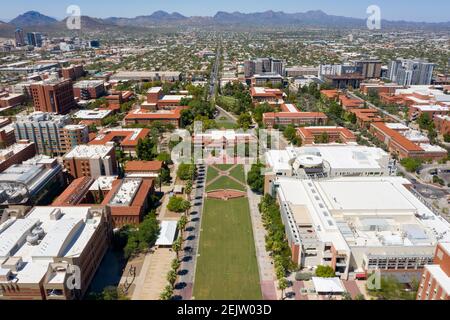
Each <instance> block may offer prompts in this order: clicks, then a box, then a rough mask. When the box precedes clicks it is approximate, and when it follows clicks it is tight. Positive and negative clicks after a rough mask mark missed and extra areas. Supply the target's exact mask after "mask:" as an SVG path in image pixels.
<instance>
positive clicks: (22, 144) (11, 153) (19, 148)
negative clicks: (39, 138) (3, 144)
mask: <svg viewBox="0 0 450 320" xmlns="http://www.w3.org/2000/svg"><path fill="white" fill-rule="evenodd" d="M35 155H36V147H35V145H34V143H33V142H31V143H30V142H29V141H28V140H19V141H18V143H16V144H13V145H12V146H10V147H8V148H6V149H0V172H3V171H5V170H6V169H8V168H9V167H10V166H12V165H13V164H20V163H22V162H24V161H26V160H28V159H31V158H33V157H34V156H35Z"/></svg>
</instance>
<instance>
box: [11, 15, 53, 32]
mask: <svg viewBox="0 0 450 320" xmlns="http://www.w3.org/2000/svg"><path fill="white" fill-rule="evenodd" d="M56 22H58V20H56V19H54V18H51V17H48V16H46V15H43V14H41V13H39V12H37V11H28V12H25V13H24V14H21V15H19V16H17V17H16V18H14V19H13V20H11V21H10V22H9V24H11V25H13V26H16V27H22V28H23V27H31V26H48V25H52V24H54V23H56Z"/></svg>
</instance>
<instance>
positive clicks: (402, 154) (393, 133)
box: [370, 122, 447, 160]
mask: <svg viewBox="0 0 450 320" xmlns="http://www.w3.org/2000/svg"><path fill="white" fill-rule="evenodd" d="M370 132H371V133H372V134H373V135H374V136H375V137H376V138H377V139H378V140H379V141H381V142H383V143H384V144H385V145H386V146H387V148H388V149H389V152H391V153H392V154H395V155H397V156H398V158H399V159H404V158H420V159H433V160H440V159H442V158H445V157H447V150H445V149H444V148H442V147H440V146H437V145H431V144H429V143H421V141H418V142H416V143H415V142H413V141H411V139H410V138H408V137H407V136H405V135H404V134H402V132H401V131H397V130H395V129H392V127H391V128H390V127H388V126H387V125H386V124H385V123H383V122H375V123H372V124H371V126H370Z"/></svg>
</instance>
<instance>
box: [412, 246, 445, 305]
mask: <svg viewBox="0 0 450 320" xmlns="http://www.w3.org/2000/svg"><path fill="white" fill-rule="evenodd" d="M417 300H450V243H439V244H438V246H437V248H436V253H435V256H434V261H433V264H432V265H426V266H425V269H424V271H423V274H422V279H421V281H420V284H419V290H418V291H417Z"/></svg>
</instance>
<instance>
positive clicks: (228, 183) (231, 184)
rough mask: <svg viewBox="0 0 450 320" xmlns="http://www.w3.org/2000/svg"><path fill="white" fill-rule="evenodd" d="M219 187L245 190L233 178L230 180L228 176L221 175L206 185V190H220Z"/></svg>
mask: <svg viewBox="0 0 450 320" xmlns="http://www.w3.org/2000/svg"><path fill="white" fill-rule="evenodd" d="M220 189H230V190H238V191H245V190H246V189H245V187H244V186H243V185H241V184H240V183H237V182H236V181H234V180H231V179H230V178H228V177H226V176H223V177H220V178H219V179H217V180H216V181H214V182H213V183H211V184H210V185H208V186H207V187H206V192H210V191H214V190H220Z"/></svg>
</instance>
